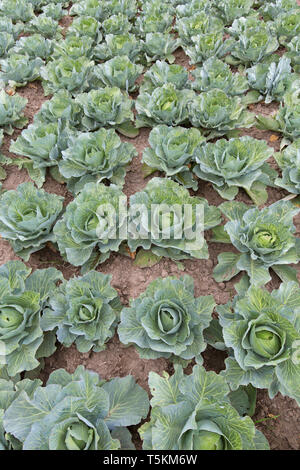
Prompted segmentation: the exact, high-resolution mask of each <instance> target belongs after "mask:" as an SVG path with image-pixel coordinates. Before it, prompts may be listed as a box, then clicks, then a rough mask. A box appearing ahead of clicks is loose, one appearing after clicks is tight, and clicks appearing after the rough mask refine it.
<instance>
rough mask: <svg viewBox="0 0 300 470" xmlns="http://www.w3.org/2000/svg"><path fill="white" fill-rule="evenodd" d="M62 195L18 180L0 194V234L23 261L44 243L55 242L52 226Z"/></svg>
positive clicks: (60, 206)
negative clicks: (14, 185) (9, 188)
mask: <svg viewBox="0 0 300 470" xmlns="http://www.w3.org/2000/svg"><path fill="white" fill-rule="evenodd" d="M62 200H63V198H62V197H60V196H57V195H56V194H50V193H47V192H46V191H44V190H43V189H40V190H38V189H36V188H35V186H34V185H33V183H22V184H20V185H19V186H18V188H17V189H16V190H13V189H12V190H9V191H6V192H4V193H3V194H2V195H1V197H0V234H1V236H2V237H3V238H4V239H5V240H8V241H9V242H10V244H11V246H12V248H13V250H14V252H15V253H16V255H17V256H20V257H21V258H23V259H24V260H25V261H28V260H29V257H30V255H31V253H35V252H36V251H39V250H41V249H42V248H44V247H45V245H46V244H47V242H53V243H54V242H55V237H54V234H53V231H52V228H53V225H54V224H55V222H56V220H57V219H58V217H59V216H60V213H61V212H62V208H63V203H62Z"/></svg>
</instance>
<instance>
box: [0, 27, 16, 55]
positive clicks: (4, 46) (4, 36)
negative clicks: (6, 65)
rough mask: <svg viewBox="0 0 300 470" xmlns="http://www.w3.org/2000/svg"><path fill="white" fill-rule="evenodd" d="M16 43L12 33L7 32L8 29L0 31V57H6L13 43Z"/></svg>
mask: <svg viewBox="0 0 300 470" xmlns="http://www.w3.org/2000/svg"><path fill="white" fill-rule="evenodd" d="M14 44H15V39H14V37H13V35H12V34H10V33H7V32H6V31H1V32H0V57H1V58H2V57H6V56H7V53H8V51H9V50H11V48H12V47H13V45H14Z"/></svg>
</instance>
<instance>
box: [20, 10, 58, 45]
mask: <svg viewBox="0 0 300 470" xmlns="http://www.w3.org/2000/svg"><path fill="white" fill-rule="evenodd" d="M61 31H62V28H61V27H60V26H59V23H58V21H56V20H54V19H53V18H50V17H48V16H46V15H45V14H42V15H39V16H35V17H34V19H33V20H31V21H30V23H28V25H27V27H26V32H29V33H39V34H41V35H42V36H44V37H45V38H48V39H57V40H61Z"/></svg>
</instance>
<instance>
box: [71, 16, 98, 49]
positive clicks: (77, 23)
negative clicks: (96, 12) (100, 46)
mask: <svg viewBox="0 0 300 470" xmlns="http://www.w3.org/2000/svg"><path fill="white" fill-rule="evenodd" d="M69 36H76V37H80V38H82V37H89V38H91V39H93V41H94V42H96V43H97V42H101V40H102V34H101V32H100V25H99V23H98V21H97V20H96V19H95V18H92V17H91V16H79V17H78V18H74V20H73V21H72V24H71V25H70V26H69V28H68V30H67V32H66V37H69Z"/></svg>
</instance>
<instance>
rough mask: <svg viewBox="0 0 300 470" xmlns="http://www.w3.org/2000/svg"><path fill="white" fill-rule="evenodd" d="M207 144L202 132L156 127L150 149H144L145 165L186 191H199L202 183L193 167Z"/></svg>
mask: <svg viewBox="0 0 300 470" xmlns="http://www.w3.org/2000/svg"><path fill="white" fill-rule="evenodd" d="M204 142H205V139H204V137H202V136H201V134H200V132H199V131H198V129H194V128H190V129H185V128H184V127H168V126H165V125H160V126H156V127H154V128H153V129H152V131H151V132H150V135H149V144H150V147H147V148H146V149H145V150H144V153H143V157H142V162H143V163H144V164H145V165H147V167H150V169H152V171H155V170H159V171H161V172H163V173H164V174H165V175H166V176H167V177H170V178H172V179H174V180H175V181H176V182H177V183H179V184H183V186H185V187H186V188H189V187H192V188H193V189H194V190H196V189H197V187H198V184H197V182H196V181H195V180H194V179H193V176H192V173H191V171H190V168H189V167H190V165H191V163H194V161H195V159H196V155H197V154H198V153H199V151H200V147H201V145H202V144H203V143H204ZM147 169H148V168H147ZM150 169H149V171H150Z"/></svg>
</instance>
